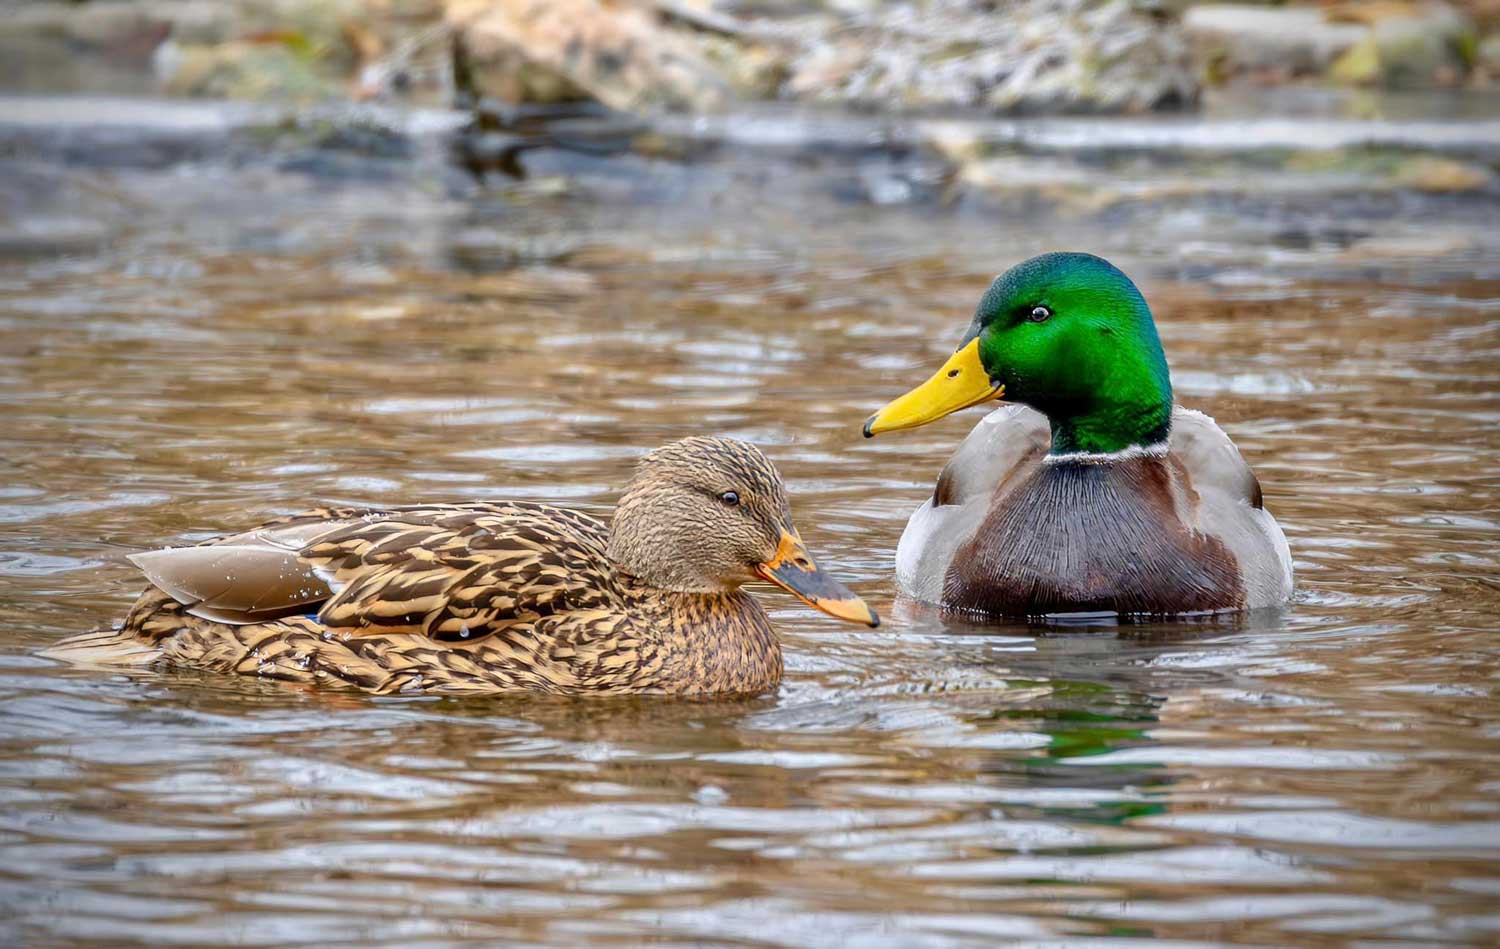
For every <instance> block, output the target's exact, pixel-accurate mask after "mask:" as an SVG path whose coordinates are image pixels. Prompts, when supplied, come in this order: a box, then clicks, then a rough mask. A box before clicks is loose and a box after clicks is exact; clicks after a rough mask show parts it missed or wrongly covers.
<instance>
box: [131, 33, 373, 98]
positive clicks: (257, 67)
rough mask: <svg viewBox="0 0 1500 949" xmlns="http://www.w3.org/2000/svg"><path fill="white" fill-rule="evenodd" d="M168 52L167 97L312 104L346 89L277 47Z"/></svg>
mask: <svg viewBox="0 0 1500 949" xmlns="http://www.w3.org/2000/svg"><path fill="white" fill-rule="evenodd" d="M169 50H170V54H171V60H170V66H167V67H165V68H164V75H163V76H162V89H163V91H165V92H167V93H169V94H171V95H178V96H196V97H203V98H212V99H250V100H255V101H266V100H276V101H289V102H316V101H318V100H321V99H329V98H333V97H335V96H338V95H340V94H341V93H342V91H343V88H344V87H343V84H342V83H341V82H338V81H337V80H335V79H332V78H330V77H328V76H327V75H326V74H324V73H321V72H320V71H319V70H318V69H317V68H316V66H315V65H314V63H313V62H312V61H311V59H310V58H309V57H307V56H305V55H299V54H298V53H297V52H296V51H295V50H294V49H293V48H292V47H290V46H287V45H283V44H281V43H221V44H219V45H217V46H192V47H175V45H174V47H169ZM165 59H166V57H165V56H163V57H161V58H160V59H159V60H158V61H159V62H161V61H163V60H165Z"/></svg>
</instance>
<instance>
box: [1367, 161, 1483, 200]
mask: <svg viewBox="0 0 1500 949" xmlns="http://www.w3.org/2000/svg"><path fill="white" fill-rule="evenodd" d="M1392 178H1393V180H1394V181H1395V183H1396V184H1397V185H1398V186H1399V187H1403V188H1413V189H1415V190H1417V191H1430V192H1447V191H1478V190H1481V189H1483V188H1487V187H1489V186H1490V184H1491V183H1492V182H1493V181H1494V180H1495V176H1494V175H1493V174H1491V173H1490V172H1489V170H1488V169H1486V168H1484V167H1483V166H1481V165H1476V164H1472V163H1470V162H1463V161H1457V160H1455V159H1452V158H1443V157H1440V156H1437V155H1418V156H1415V157H1413V158H1410V159H1408V160H1406V161H1405V162H1402V163H1401V165H1400V166H1399V167H1398V168H1397V169H1396V172H1395V174H1394V175H1393V176H1392Z"/></svg>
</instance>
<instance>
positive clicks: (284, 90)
mask: <svg viewBox="0 0 1500 949" xmlns="http://www.w3.org/2000/svg"><path fill="white" fill-rule="evenodd" d="M1282 83H1323V84H1333V85H1340V86H1356V87H1371V88H1381V89H1428V88H1448V87H1478V88H1485V87H1488V86H1497V87H1500V0H1467V2H1462V3H1458V2H1454V3H1444V2H1437V0H1434V2H1409V0H1366V2H1353V0H1350V2H1337V3H1335V2H1322V3H1319V2H1301V3H1287V4H1220V3H1189V2H1182V0H1175V2H1174V0H1005V2H1001V0H911V2H878V0H800V2H799V0H253V2H252V0H86V2H60V0H45V2H32V3H24V2H23V3H20V4H15V5H11V6H10V7H9V9H8V12H7V13H6V14H5V16H4V17H3V21H0V91H4V92H96V93H104V92H107V93H111V94H119V93H141V94H165V95H172V96H191V97H209V98H233V99H249V100H256V101H262V102H268V101H269V102H283V103H290V104H303V103H311V102H318V101H325V100H345V99H365V100H385V101H392V102H406V103H412V104H422V105H434V106H451V105H460V106H463V105H466V104H469V103H472V102H474V101H477V100H478V99H481V98H486V97H487V98H490V99H493V100H499V101H500V102H504V103H513V104H525V103H556V102H577V101H589V102H596V103H599V104H602V105H605V106H608V107H611V108H614V109H619V110H625V111H632V112H687V113H714V112H720V111H723V110H726V109H728V108H729V107H731V106H733V105H736V104H741V103H745V102H756V101H790V102H800V103H808V104H816V105H823V106H832V107H841V108H845V109H854V110H861V111H873V112H879V113H892V114H894V113H916V114H934V113H936V114H942V113H958V112H963V113H973V112H975V111H978V112H982V113H990V114H1037V113H1071V114H1079V113H1141V112H1147V111H1152V110H1167V109H1188V108H1192V107H1193V106H1194V105H1195V104H1196V103H1197V102H1198V101H1199V98H1200V96H1201V94H1202V93H1203V91H1204V90H1205V89H1206V88H1210V87H1214V86H1219V85H1226V84H1243V85H1265V84H1282Z"/></svg>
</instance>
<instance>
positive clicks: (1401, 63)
mask: <svg viewBox="0 0 1500 949" xmlns="http://www.w3.org/2000/svg"><path fill="white" fill-rule="evenodd" d="M1331 14H1332V15H1333V16H1338V17H1343V18H1347V19H1349V20H1351V21H1354V22H1356V23H1359V24H1365V26H1364V29H1365V35H1364V36H1363V38H1362V39H1361V40H1360V41H1359V43H1357V44H1356V45H1355V46H1353V47H1352V48H1350V49H1349V50H1348V51H1346V52H1345V53H1344V54H1343V55H1342V56H1340V57H1339V59H1338V61H1337V62H1335V63H1334V64H1333V65H1332V66H1331V67H1330V69H1329V75H1330V77H1331V78H1333V79H1335V80H1337V81H1340V82H1347V83H1354V84H1379V85H1382V86H1385V87H1387V88H1392V89H1422V88H1432V87H1435V86H1452V85H1455V84H1457V83H1458V82H1459V81H1461V80H1462V79H1464V78H1465V77H1466V76H1467V75H1468V73H1469V70H1470V67H1471V66H1472V65H1473V62H1474V58H1475V53H1476V48H1477V46H1478V36H1477V34H1476V32H1475V29H1474V24H1473V23H1472V22H1471V21H1470V20H1469V19H1468V17H1466V16H1464V15H1463V14H1462V13H1460V12H1459V11H1457V10H1455V9H1454V8H1453V7H1450V6H1448V5H1446V4H1442V3H1426V4H1413V3H1402V2H1397V0H1385V2H1377V3H1369V4H1364V5H1345V6H1342V7H1335V8H1333V9H1332V11H1331Z"/></svg>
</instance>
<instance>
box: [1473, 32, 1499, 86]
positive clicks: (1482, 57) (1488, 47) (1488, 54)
mask: <svg viewBox="0 0 1500 949" xmlns="http://www.w3.org/2000/svg"><path fill="white" fill-rule="evenodd" d="M1474 65H1475V67H1477V68H1478V69H1479V70H1480V71H1481V72H1482V73H1483V74H1484V75H1485V77H1486V78H1488V79H1490V80H1491V81H1495V80H1500V33H1491V34H1490V35H1489V36H1486V37H1485V38H1484V39H1482V40H1480V41H1479V46H1478V47H1477V49H1476V50H1475V53H1474Z"/></svg>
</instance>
